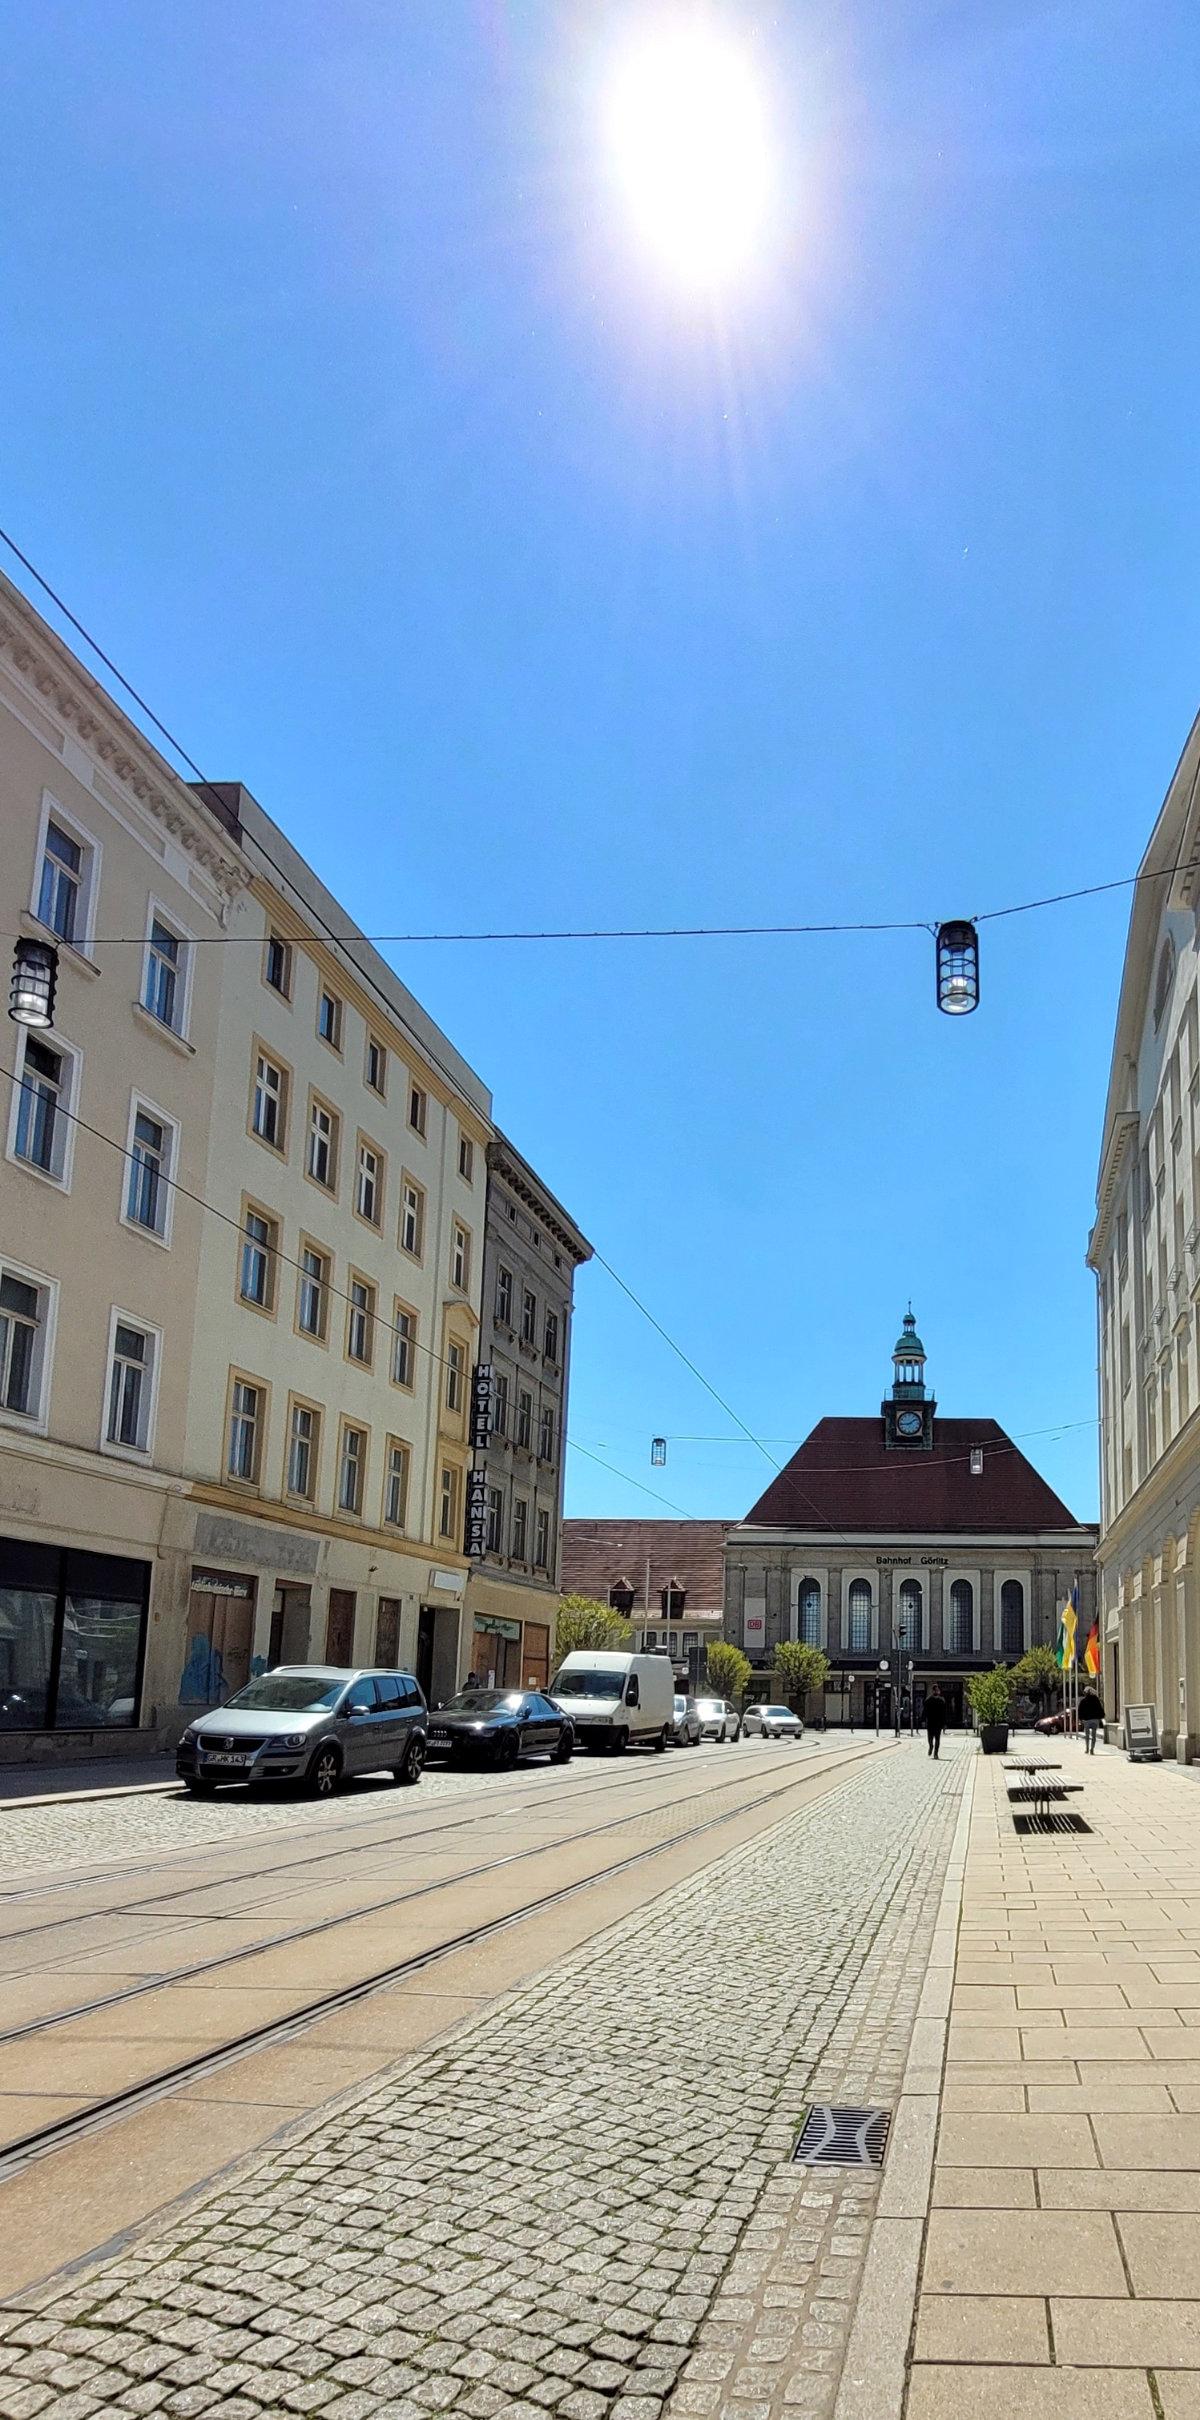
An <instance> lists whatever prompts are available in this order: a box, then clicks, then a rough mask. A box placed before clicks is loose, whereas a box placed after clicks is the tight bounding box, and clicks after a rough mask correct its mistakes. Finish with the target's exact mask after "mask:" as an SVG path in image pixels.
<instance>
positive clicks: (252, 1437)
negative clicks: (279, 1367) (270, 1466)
mask: <svg viewBox="0 0 1200 2420" xmlns="http://www.w3.org/2000/svg"><path fill="white" fill-rule="evenodd" d="M265 1402H266V1397H265V1391H264V1389H263V1388H262V1387H260V1386H255V1385H254V1384H253V1383H252V1381H251V1380H250V1379H248V1378H235V1379H234V1381H233V1387H232V1391H231V1393H230V1398H229V1452H228V1457H227V1468H228V1471H229V1476H230V1478H231V1479H240V1480H242V1481H243V1482H244V1484H246V1485H247V1486H250V1487H253V1486H254V1485H255V1483H256V1481H257V1479H258V1471H259V1463H260V1459H261V1456H262V1430H263V1412H264V1408H265Z"/></svg>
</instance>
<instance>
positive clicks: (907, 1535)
mask: <svg viewBox="0 0 1200 2420" xmlns="http://www.w3.org/2000/svg"><path fill="white" fill-rule="evenodd" d="M892 1368H893V1375H892V1384H891V1387H890V1389H889V1391H888V1393H887V1395H886V1396H885V1398H884V1400H883V1402H882V1404H881V1405H880V1408H879V1412H878V1415H877V1416H875V1417H873V1418H871V1417H866V1418H856V1419H853V1418H852V1419H836V1418H831V1419H824V1420H819V1421H818V1422H817V1425H816V1427H815V1428H814V1429H813V1431H812V1433H811V1435H810V1436H808V1437H807V1438H806V1439H805V1441H804V1444H803V1445H802V1446H801V1447H800V1449H799V1451H798V1452H797V1453H796V1454H794V1455H793V1457H792V1459H791V1461H790V1462H789V1463H788V1464H787V1465H786V1467H785V1468H784V1469H783V1470H782V1471H781V1472H780V1474H779V1476H778V1478H776V1479H773V1480H772V1482H771V1484H770V1486H769V1487H768V1488H767V1490H766V1493H765V1495H763V1496H760V1498H759V1500H758V1502H757V1503H756V1504H755V1505H753V1506H752V1507H751V1509H750V1511H749V1512H748V1513H747V1515H746V1517H745V1519H744V1520H743V1521H741V1522H739V1523H738V1524H737V1526H736V1527H734V1528H733V1529H731V1530H730V1532H729V1534H728V1537H727V1541H726V1547H725V1618H726V1635H727V1636H728V1637H729V1638H732V1639H735V1640H736V1641H737V1642H738V1644H739V1645H741V1646H742V1647H744V1649H745V1652H746V1654H747V1655H748V1656H749V1657H750V1660H751V1663H752V1664H753V1665H754V1666H755V1667H756V1669H758V1670H760V1671H764V1672H767V1671H770V1670H771V1669H772V1666H773V1664H774V1657H775V1650H776V1648H777V1647H778V1645H779V1643H780V1641H781V1640H783V1639H804V1640H807V1641H808V1642H809V1643H810V1644H811V1645H813V1646H817V1647H822V1648H824V1650H825V1653H826V1654H827V1655H828V1657H829V1662H830V1666H831V1682H830V1687H829V1691H828V1694H827V1698H826V1705H825V1715H826V1719H827V1721H829V1722H831V1723H849V1722H854V1723H864V1722H866V1723H872V1722H874V1721H875V1719H876V1716H877V1715H878V1719H879V1721H880V1722H881V1723H890V1722H891V1721H892V1720H893V1719H894V1711H895V1697H896V1694H897V1693H899V1696H900V1699H901V1703H902V1706H903V1711H904V1714H905V1716H906V1717H907V1716H908V1714H909V1711H910V1707H911V1712H912V1715H913V1717H914V1718H915V1719H916V1720H917V1721H920V1719H921V1714H922V1710H923V1707H924V1701H925V1693H926V1690H927V1689H928V1687H929V1685H930V1684H931V1682H932V1681H933V1680H934V1679H935V1678H936V1680H937V1681H938V1683H939V1685H940V1687H941V1690H942V1693H943V1695H944V1696H945V1698H946V1700H947V1702H948V1706H949V1711H950V1719H951V1721H953V1722H959V1721H961V1720H962V1716H963V1702H964V1698H963V1693H964V1689H965V1686H966V1683H967V1681H968V1679H969V1678H970V1676H971V1674H972V1673H974V1672H984V1671H987V1670H988V1669H989V1668H990V1667H991V1666H992V1665H993V1664H995V1663H999V1662H1003V1663H1014V1662H1015V1661H1016V1660H1017V1658H1018V1657H1019V1656H1021V1655H1023V1654H1024V1653H1025V1650H1026V1649H1027V1648H1028V1647H1031V1646H1034V1645H1039V1644H1048V1645H1049V1644H1053V1641H1054V1639H1055V1637H1056V1635H1057V1622H1058V1612H1059V1608H1060V1607H1061V1605H1062V1603H1063V1600H1064V1597H1065V1595H1066V1593H1067V1591H1068V1590H1069V1588H1070V1587H1071V1585H1072V1583H1077V1584H1078V1588H1079V1606H1080V1640H1081V1643H1082V1639H1083V1637H1084V1636H1085V1635H1086V1633H1087V1630H1088V1628H1089V1626H1090V1624H1091V1620H1092V1615H1093V1612H1094V1609H1095V1603H1096V1584H1095V1566H1094V1560H1093V1558H1094V1555H1095V1550H1096V1536H1097V1533H1096V1529H1095V1527H1094V1526H1093V1525H1092V1524H1089V1523H1087V1522H1082V1521H1077V1520H1076V1518H1075V1516H1074V1514H1073V1513H1071V1512H1069V1511H1068V1509H1067V1506H1066V1505H1065V1504H1064V1503H1063V1502H1062V1500H1061V1498H1060V1497H1059V1496H1057V1495H1056V1494H1055V1492H1054V1490H1053V1488H1052V1487H1050V1486H1049V1485H1048V1483H1047V1481H1046V1480H1045V1479H1043V1478H1042V1477H1041V1474H1040V1473H1039V1472H1038V1471H1036V1470H1035V1469H1034V1467H1033V1464H1032V1463H1031V1462H1030V1461H1029V1460H1028V1459H1027V1457H1026V1456H1025V1455H1024V1454H1023V1453H1022V1452H1021V1449H1020V1447H1019V1446H1018V1445H1017V1444H1016V1443H1015V1442H1014V1440H1013V1439H1012V1438H1011V1437H1009V1436H1007V1435H1006V1434H1005V1431H1004V1430H1003V1429H1002V1428H1001V1426H1000V1424H999V1422H998V1421H995V1420H984V1419H977V1418H970V1419H964V1418H959V1417H953V1418H943V1417H942V1415H941V1414H940V1413H939V1411H938V1407H937V1404H936V1402H935V1400H934V1398H933V1396H932V1395H931V1393H930V1392H929V1389H928V1386H927V1383H926V1355H925V1347H924V1345H923V1344H922V1342H921V1339H920V1337H919V1335H918V1334H917V1325H916V1320H915V1318H914V1316H913V1314H912V1312H911V1310H910V1311H909V1313H908V1315H907V1317H906V1319H905V1321H904V1324H903V1329H902V1332H901V1335H900V1337H899V1338H898V1340H897V1343H896V1346H895V1348H894V1351H893V1355H892ZM910 1667H911V1669H910ZM815 1712H816V1707H815V1705H812V1704H810V1713H815Z"/></svg>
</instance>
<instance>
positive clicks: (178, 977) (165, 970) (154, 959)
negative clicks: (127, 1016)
mask: <svg viewBox="0 0 1200 2420" xmlns="http://www.w3.org/2000/svg"><path fill="white" fill-rule="evenodd" d="M186 973H187V965H186V951H185V945H184V941H183V937H182V935H181V934H179V933H177V932H176V931H175V930H174V929H173V927H172V926H171V925H169V924H167V923H166V922H165V920H164V918H163V917H162V916H161V915H159V914H152V915H151V918H150V935H149V939H148V940H147V943H146V967H145V973H144V974H143V977H142V1007H143V1008H144V1009H145V1010H146V1011H147V1013H148V1014H149V1015H150V1016H152V1017H154V1018H156V1019H157V1021H158V1023H159V1024H160V1025H165V1026H167V1027H168V1029H169V1031H170V1032H171V1033H173V1034H181V1033H182V1032H183V1026H184V991H185V978H186Z"/></svg>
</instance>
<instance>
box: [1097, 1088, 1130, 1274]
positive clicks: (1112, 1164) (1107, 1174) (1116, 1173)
mask: <svg viewBox="0 0 1200 2420" xmlns="http://www.w3.org/2000/svg"><path fill="white" fill-rule="evenodd" d="M1140 1131H1141V1120H1140V1118H1139V1117H1138V1113H1137V1111H1136V1109H1126V1110H1121V1111H1118V1113H1117V1115H1116V1116H1115V1117H1114V1118H1113V1120H1112V1122H1111V1124H1110V1126H1109V1129H1108V1133H1107V1134H1106V1136H1105V1138H1104V1157H1103V1159H1102V1160H1101V1162H1100V1175H1099V1179H1098V1181H1097V1185H1096V1224H1095V1226H1094V1227H1093V1229H1092V1232H1091V1234H1090V1236H1089V1237H1088V1248H1087V1262H1088V1267H1089V1269H1098V1268H1099V1267H1100V1263H1101V1261H1102V1260H1103V1258H1104V1253H1105V1250H1106V1248H1107V1245H1108V1238H1109V1233H1110V1230H1111V1227H1112V1220H1113V1212H1114V1210H1115V1209H1116V1206H1117V1202H1118V1200H1119V1198H1120V1190H1121V1178H1122V1176H1123V1174H1124V1172H1125V1168H1126V1165H1127V1163H1128V1161H1129V1159H1130V1158H1131V1157H1133V1156H1135V1155H1136V1152H1137V1147H1138V1137H1139V1134H1140Z"/></svg>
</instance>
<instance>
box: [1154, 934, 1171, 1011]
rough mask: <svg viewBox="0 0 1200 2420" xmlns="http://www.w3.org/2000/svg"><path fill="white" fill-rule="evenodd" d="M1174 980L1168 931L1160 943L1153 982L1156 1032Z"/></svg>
mask: <svg viewBox="0 0 1200 2420" xmlns="http://www.w3.org/2000/svg"><path fill="white" fill-rule="evenodd" d="M1174 980H1175V944H1174V942H1173V941H1172V939H1171V936H1170V934H1169V933H1168V935H1167V938H1166V940H1165V941H1164V943H1163V945H1162V949H1161V950H1160V952H1159V958H1158V973H1157V975H1156V977H1155V982H1154V1030H1155V1033H1157V1032H1158V1029H1159V1026H1160V1025H1161V1024H1162V1021H1163V1018H1164V1016H1165V1014H1166V1008H1167V1002H1168V1000H1169V999H1170V997H1171V985H1172V983H1173V982H1174Z"/></svg>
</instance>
